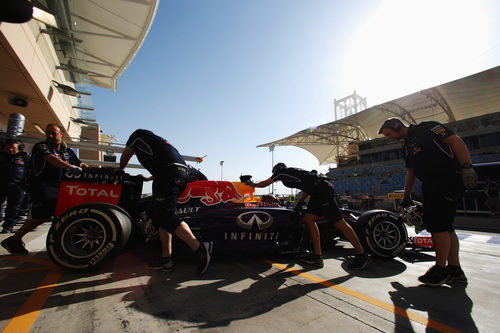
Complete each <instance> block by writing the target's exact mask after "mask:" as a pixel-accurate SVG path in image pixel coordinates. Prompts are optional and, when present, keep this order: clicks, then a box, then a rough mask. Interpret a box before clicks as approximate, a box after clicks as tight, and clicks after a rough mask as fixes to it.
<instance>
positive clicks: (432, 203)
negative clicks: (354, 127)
mask: <svg viewBox="0 0 500 333" xmlns="http://www.w3.org/2000/svg"><path fill="white" fill-rule="evenodd" d="M379 134H383V135H384V136H385V137H387V138H388V139H390V140H401V139H404V146H403V152H404V158H405V163H406V181H405V189H404V199H403V201H402V205H403V206H404V205H407V204H409V203H410V201H411V200H410V193H411V191H412V188H413V186H414V184H415V180H416V179H417V178H418V179H419V180H420V181H422V192H423V193H422V194H423V201H424V202H423V203H424V212H423V220H424V224H425V226H426V229H427V231H429V232H430V233H431V235H432V240H433V243H434V250H435V251H436V263H435V265H434V266H433V267H431V268H430V269H429V270H428V271H427V273H426V274H424V275H422V276H420V277H419V278H418V279H419V281H420V282H423V283H425V284H428V285H431V286H439V285H441V284H443V283H446V282H447V281H450V280H452V281H460V282H467V278H466V277H465V274H464V272H463V270H462V268H461V267H460V261H459V242H458V238H457V235H456V233H455V230H454V229H453V221H454V219H455V212H456V206H457V201H458V200H459V199H460V198H461V196H462V195H463V186H464V185H465V187H467V188H474V187H475V186H476V185H477V175H476V173H475V171H474V169H473V168H472V166H471V158H470V154H469V150H468V149H467V146H466V145H465V143H464V142H463V140H462V139H461V138H460V137H459V136H457V135H456V134H454V133H453V132H452V131H451V130H450V129H449V128H447V127H446V126H445V125H443V124H440V123H438V122H435V121H424V122H421V123H419V124H417V125H410V126H409V127H408V126H406V125H405V124H403V122H402V121H401V120H399V119H398V118H390V119H387V120H386V121H385V122H384V123H383V125H382V127H381V128H380V131H379ZM447 264H448V266H447Z"/></svg>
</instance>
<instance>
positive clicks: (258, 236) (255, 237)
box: [224, 232, 280, 241]
mask: <svg viewBox="0 0 500 333" xmlns="http://www.w3.org/2000/svg"><path fill="white" fill-rule="evenodd" d="M279 235H280V233H279V232H224V240H232V241H244V240H249V241H277V240H279Z"/></svg>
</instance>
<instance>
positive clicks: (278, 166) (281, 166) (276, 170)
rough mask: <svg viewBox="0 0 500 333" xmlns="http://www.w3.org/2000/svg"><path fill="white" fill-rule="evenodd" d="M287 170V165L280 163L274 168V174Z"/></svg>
mask: <svg viewBox="0 0 500 333" xmlns="http://www.w3.org/2000/svg"><path fill="white" fill-rule="evenodd" d="M285 168H286V164H285V163H282V162H280V163H278V164H276V165H275V166H274V167H273V173H276V172H278V171H279V170H281V169H285Z"/></svg>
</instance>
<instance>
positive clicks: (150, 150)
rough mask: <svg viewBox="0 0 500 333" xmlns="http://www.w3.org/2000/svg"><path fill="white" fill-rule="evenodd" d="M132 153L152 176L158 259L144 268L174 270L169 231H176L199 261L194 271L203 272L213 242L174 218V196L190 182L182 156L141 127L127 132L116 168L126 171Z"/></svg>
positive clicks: (175, 203) (167, 143)
mask: <svg viewBox="0 0 500 333" xmlns="http://www.w3.org/2000/svg"><path fill="white" fill-rule="evenodd" d="M134 154H135V155H136V156H137V159H138V160H139V162H140V163H141V164H142V166H143V167H145V168H146V169H147V170H148V171H149V172H150V173H151V175H152V176H153V203H152V221H153V224H154V225H155V227H157V228H158V233H159V235H160V241H161V245H162V250H161V257H160V260H159V261H158V262H154V263H151V264H149V265H148V266H147V268H149V269H154V270H163V271H167V272H168V271H171V270H172V269H173V261H172V259H171V253H172V242H171V237H172V236H171V234H175V235H176V236H177V237H179V238H180V239H181V240H182V241H184V242H185V243H186V244H187V245H188V246H189V247H190V248H191V250H193V252H195V254H196V255H197V257H198V261H199V265H198V268H197V273H198V274H199V275H202V274H204V273H205V271H206V270H207V268H208V264H209V263H210V255H211V252H212V243H209V242H199V241H198V240H197V239H196V237H195V236H194V235H193V233H192V232H191V229H190V228H189V226H188V225H187V224H186V222H184V221H181V220H180V219H179V218H178V217H177V209H176V206H177V199H178V198H179V196H180V195H181V194H182V192H183V191H184V189H185V188H186V184H187V183H188V182H189V172H188V167H187V165H186V162H185V161H184V158H183V157H182V156H181V155H180V154H179V152H178V151H177V149H175V147H174V146H172V145H171V144H170V143H169V142H168V141H166V140H165V139H163V138H162V137H159V136H158V135H156V134H154V133H153V132H151V131H148V130H144V129H138V130H136V131H135V132H134V133H132V135H130V137H129V139H128V141H127V143H126V147H125V150H124V151H123V153H122V156H121V158H120V166H119V168H118V171H123V170H125V167H126V166H127V165H128V162H129V161H130V159H131V158H132V156H133V155H134Z"/></svg>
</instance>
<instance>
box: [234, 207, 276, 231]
mask: <svg viewBox="0 0 500 333" xmlns="http://www.w3.org/2000/svg"><path fill="white" fill-rule="evenodd" d="M236 224H237V225H238V226H239V227H240V228H242V229H246V230H251V229H252V227H253V226H254V225H257V229H259V230H266V229H267V228H269V227H270V226H271V225H272V224H273V217H272V216H271V215H269V214H268V213H266V212H260V211H250V212H245V213H243V214H240V215H238V217H237V218H236Z"/></svg>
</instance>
